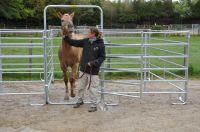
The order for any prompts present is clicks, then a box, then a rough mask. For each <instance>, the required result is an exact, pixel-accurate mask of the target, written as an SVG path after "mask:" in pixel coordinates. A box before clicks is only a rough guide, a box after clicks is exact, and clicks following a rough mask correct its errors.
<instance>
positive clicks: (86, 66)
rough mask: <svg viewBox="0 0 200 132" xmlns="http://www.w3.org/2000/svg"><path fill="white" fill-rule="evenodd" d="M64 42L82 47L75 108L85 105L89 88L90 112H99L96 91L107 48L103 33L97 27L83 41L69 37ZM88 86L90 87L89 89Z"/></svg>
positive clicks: (91, 29)
mask: <svg viewBox="0 0 200 132" xmlns="http://www.w3.org/2000/svg"><path fill="white" fill-rule="evenodd" d="M64 41H66V42H68V43H69V44H70V45H72V46H75V47H82V48H83V53H82V58H81V62H80V78H79V80H78V85H77V89H78V95H77V96H78V101H77V102H76V104H75V105H74V108H79V107H80V106H81V105H83V97H84V91H85V89H87V88H88V90H89V98H90V100H91V106H90V109H89V110H88V112H95V111H97V97H96V95H95V93H94V90H95V89H97V87H98V86H99V77H98V73H99V69H100V66H101V64H102V62H103V61H104V60H105V46H104V42H103V39H102V38H101V33H100V32H99V30H98V29H97V28H95V27H92V28H90V29H89V31H88V35H87V38H85V39H81V40H73V39H70V38H69V37H68V36H65V37H64ZM87 86H88V87H87Z"/></svg>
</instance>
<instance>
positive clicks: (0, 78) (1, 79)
mask: <svg viewBox="0 0 200 132" xmlns="http://www.w3.org/2000/svg"><path fill="white" fill-rule="evenodd" d="M1 37H2V36H1V31H0V45H1V43H2V41H1ZM0 55H2V51H1V46H0ZM2 68H3V67H2V58H0V92H2V91H3V85H2V82H3V78H2V70H3V69H2Z"/></svg>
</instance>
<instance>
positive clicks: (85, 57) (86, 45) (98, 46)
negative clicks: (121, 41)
mask: <svg viewBox="0 0 200 132" xmlns="http://www.w3.org/2000/svg"><path fill="white" fill-rule="evenodd" d="M63 39H64V41H65V42H68V43H69V44H70V45H72V46H75V47H82V48H83V53H82V58H81V62H80V70H81V71H82V72H85V73H88V74H92V75H98V73H99V69H100V66H101V64H102V62H103V61H104V60H105V46H104V42H103V39H97V40H95V41H94V42H92V43H91V42H90V41H89V38H85V39H81V40H74V39H70V38H69V37H67V36H65V37H64V38H63ZM88 62H90V64H91V67H89V66H88V65H87V64H88ZM91 69H92V70H91ZM90 70H91V71H90Z"/></svg>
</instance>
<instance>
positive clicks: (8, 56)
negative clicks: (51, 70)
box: [0, 55, 44, 59]
mask: <svg viewBox="0 0 200 132" xmlns="http://www.w3.org/2000/svg"><path fill="white" fill-rule="evenodd" d="M15 58H44V56H43V55H0V59H15Z"/></svg>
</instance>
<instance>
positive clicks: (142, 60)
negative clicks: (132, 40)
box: [140, 32, 145, 99]
mask: <svg viewBox="0 0 200 132" xmlns="http://www.w3.org/2000/svg"><path fill="white" fill-rule="evenodd" d="M141 38H142V45H141V60H140V99H142V92H143V90H145V88H144V74H143V72H144V32H142V33H141Z"/></svg>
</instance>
